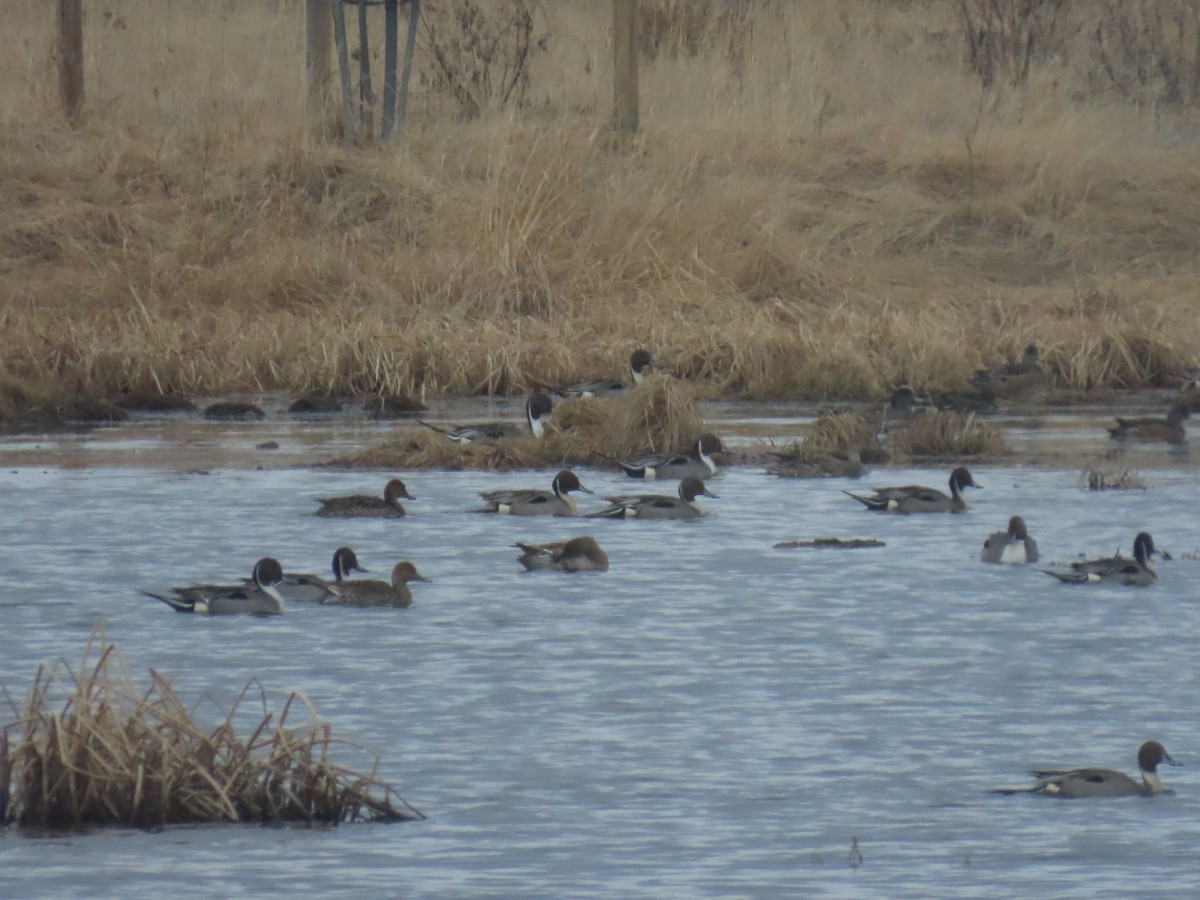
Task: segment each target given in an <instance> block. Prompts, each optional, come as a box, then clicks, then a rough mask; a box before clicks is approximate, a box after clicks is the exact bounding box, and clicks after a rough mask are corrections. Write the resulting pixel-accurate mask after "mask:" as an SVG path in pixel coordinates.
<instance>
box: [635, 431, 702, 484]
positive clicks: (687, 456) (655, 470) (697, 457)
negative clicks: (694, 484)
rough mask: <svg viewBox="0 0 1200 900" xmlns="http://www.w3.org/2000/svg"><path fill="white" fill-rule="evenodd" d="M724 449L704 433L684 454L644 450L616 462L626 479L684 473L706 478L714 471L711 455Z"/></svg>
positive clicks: (678, 476)
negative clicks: (628, 458) (647, 451)
mask: <svg viewBox="0 0 1200 900" xmlns="http://www.w3.org/2000/svg"><path fill="white" fill-rule="evenodd" d="M724 451H725V445H724V444H723V443H721V439H720V438H719V437H717V436H716V435H715V434H710V433H705V434H702V435H700V437H699V438H697V439H696V444H695V446H694V447H693V448H692V449H691V451H690V452H688V453H647V454H644V455H642V456H636V457H634V458H633V459H630V460H627V461H622V460H617V461H616V462H617V465H619V466H620V467H621V468H622V469H624V470H625V474H626V475H628V476H629V477H630V478H644V479H646V480H647V481H650V480H652V479H655V478H683V477H684V476H685V475H695V476H696V477H697V478H709V477H711V476H713V475H716V474H717V464H716V463H715V462H713V459H712V454H713V453H722V452H724Z"/></svg>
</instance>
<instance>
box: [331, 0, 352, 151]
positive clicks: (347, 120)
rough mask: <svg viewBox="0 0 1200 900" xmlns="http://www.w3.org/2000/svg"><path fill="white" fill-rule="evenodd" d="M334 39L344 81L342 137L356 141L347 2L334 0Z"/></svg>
mask: <svg viewBox="0 0 1200 900" xmlns="http://www.w3.org/2000/svg"><path fill="white" fill-rule="evenodd" d="M333 40H334V42H335V43H336V44H337V56H338V73H339V74H340V75H341V81H342V139H343V140H344V141H346V142H347V143H351V144H352V143H354V99H353V97H352V95H351V92H350V54H349V52H348V51H347V50H346V4H345V3H344V2H343V0H333Z"/></svg>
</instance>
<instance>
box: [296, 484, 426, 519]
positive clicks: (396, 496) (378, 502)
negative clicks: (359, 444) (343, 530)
mask: <svg viewBox="0 0 1200 900" xmlns="http://www.w3.org/2000/svg"><path fill="white" fill-rule="evenodd" d="M401 498H404V499H405V500H416V499H417V498H416V497H414V496H413V495H412V494H410V493H409V492H408V488H406V487H405V486H404V482H403V481H401V480H400V479H399V478H393V479H392V480H391V481H389V482H388V483H387V484H386V485H385V486H384V488H383V496H382V497H372V496H371V495H369V494H351V495H349V496H346V497H318V498H317V500H318V502H320V504H321V506H320V508H319V509H318V510H317V511H316V512H315V513H313V515H316V516H325V517H326V518H345V519H356V518H358V519H361V518H385V519H394V518H398V517H400V516H403V515H406V513H405V511H404V507H403V506H401V505H400V499H401Z"/></svg>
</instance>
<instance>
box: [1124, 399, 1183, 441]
mask: <svg viewBox="0 0 1200 900" xmlns="http://www.w3.org/2000/svg"><path fill="white" fill-rule="evenodd" d="M1191 414H1192V413H1191V410H1190V409H1189V408H1188V405H1187V404H1186V403H1177V404H1176V405H1175V406H1172V407H1171V411H1170V412H1168V413H1167V417H1166V418H1165V419H1123V418H1121V417H1120V416H1114V417H1113V418H1115V419H1116V420H1117V424H1116V425H1114V426H1113V427H1112V428H1109V429H1108V434H1109V437H1111V438H1113V439H1114V440H1118V441H1166V442H1167V443H1168V444H1182V443H1183V442H1184V441H1186V440H1187V433H1186V432H1185V431H1184V430H1183V420H1184V419H1187V418H1189V417H1190V416H1191Z"/></svg>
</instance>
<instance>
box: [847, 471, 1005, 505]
mask: <svg viewBox="0 0 1200 900" xmlns="http://www.w3.org/2000/svg"><path fill="white" fill-rule="evenodd" d="M981 486H982V485H978V484H976V483H975V480H974V479H973V478H972V477H971V473H970V472H969V471H967V468H966V466H959V467H958V468H957V469H955V470H954V471H953V472H951V473H950V493H949V494H945V493H943V492H942V491H939V490H936V489H934V488H930V487H921V486H920V485H916V484H910V485H905V486H904V487H889V488H874V489H873V490H874V491H875V493H874V494H873V495H872V496H870V497H863V496H860V495H859V494H852V493H850V491H842V493H843V494H846V495H847V496H850V497H853V498H854V499H855V500H857V501H858V502H859V503H861V504H862V505H863V506H865V507H866V508H867V509H869V510H873V511H875V512H897V513H942V512H948V513H961V512H966V511H967V509H968V507H969V506H970V504H969V503H967V498H966V497H964V496H963V493H962V492H963V489H965V488H969V487H973V488H977V487H981Z"/></svg>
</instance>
